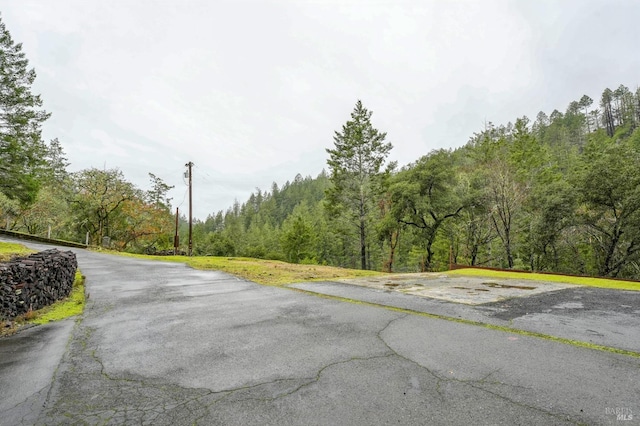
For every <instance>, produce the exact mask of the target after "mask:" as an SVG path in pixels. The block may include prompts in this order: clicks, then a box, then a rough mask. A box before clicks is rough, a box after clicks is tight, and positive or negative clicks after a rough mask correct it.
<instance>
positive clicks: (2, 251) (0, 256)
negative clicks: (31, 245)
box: [0, 242, 36, 262]
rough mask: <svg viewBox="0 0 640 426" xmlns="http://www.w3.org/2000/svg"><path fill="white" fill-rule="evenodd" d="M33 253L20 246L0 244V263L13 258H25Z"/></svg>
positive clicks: (33, 251)
mask: <svg viewBox="0 0 640 426" xmlns="http://www.w3.org/2000/svg"><path fill="white" fill-rule="evenodd" d="M35 252H36V251H35V250H31V249H28V248H26V247H25V246H23V245H22V244H15V243H3V242H0V262H8V261H9V260H11V258H13V257H16V256H27V255H29V254H31V253H35Z"/></svg>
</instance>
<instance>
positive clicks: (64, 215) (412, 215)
mask: <svg viewBox="0 0 640 426" xmlns="http://www.w3.org/2000/svg"><path fill="white" fill-rule="evenodd" d="M0 79H1V84H2V87H1V89H0V217H2V218H3V221H4V222H5V223H3V225H4V226H3V227H7V228H9V229H14V230H22V231H26V232H29V233H32V234H40V235H43V234H50V235H51V236H52V237H55V238H62V239H69V240H72V241H80V242H83V241H84V240H85V238H86V235H87V234H88V235H89V238H90V240H91V242H92V243H94V244H100V243H101V242H102V240H103V238H104V237H109V239H110V240H111V242H112V244H113V245H114V246H115V247H116V248H118V249H122V250H129V251H135V252H150V251H155V250H163V249H170V248H172V246H173V244H172V243H173V238H172V235H173V229H174V225H173V224H174V218H173V216H172V211H171V205H170V200H169V199H168V198H167V193H168V191H169V190H170V189H171V186H170V185H168V184H166V183H165V182H164V181H163V180H162V179H161V178H159V177H157V176H155V175H153V174H151V173H150V174H149V178H150V187H151V189H150V190H141V189H139V188H137V187H135V186H134V185H133V184H131V183H130V182H128V181H127V180H126V179H125V177H124V176H123V174H122V172H121V171H120V170H118V169H110V170H99V169H95V168H90V169H85V170H82V171H80V172H76V173H69V172H67V168H68V162H67V160H66V158H65V155H64V151H63V149H62V145H61V143H60V142H59V141H58V140H57V139H54V140H52V141H49V142H48V143H46V142H44V141H43V140H42V136H41V126H42V124H43V123H44V122H45V121H46V120H47V118H48V117H49V114H48V113H47V112H46V111H44V110H43V108H42V101H41V99H40V97H39V96H37V95H34V94H32V92H31V85H32V83H33V81H34V79H35V72H34V70H32V69H29V66H28V61H27V60H26V58H25V55H24V53H23V52H22V50H21V45H20V44H17V43H15V42H14V41H13V40H12V39H11V36H10V34H9V32H8V31H7V30H6V28H5V26H4V23H2V22H1V21H0ZM639 123H640V90H638V89H636V90H635V91H631V90H630V89H629V88H627V87H626V86H624V85H620V86H619V87H618V88H617V89H615V90H610V89H608V88H607V89H605V90H604V91H603V92H602V95H601V96H600V100H599V102H594V101H593V99H592V98H590V97H589V96H587V95H584V96H582V97H581V98H580V99H579V100H577V101H574V102H571V103H570V104H569V105H568V107H567V108H566V110H565V111H564V112H561V111H559V110H554V111H553V112H551V113H550V114H546V113H544V112H540V113H538V115H537V116H536V118H535V120H534V121H531V120H530V119H529V118H527V117H519V118H516V119H515V120H514V121H513V122H512V123H507V124H506V125H494V124H493V123H486V125H485V126H484V128H483V129H481V130H480V131H479V132H477V133H475V134H474V135H472V136H471V137H470V139H469V141H468V142H467V143H466V144H465V145H463V146H461V147H459V148H456V149H440V150H434V151H432V152H430V153H428V154H426V155H424V156H422V157H420V158H418V159H417V160H416V161H414V162H412V163H410V164H407V165H404V166H402V167H399V166H398V165H397V164H395V163H393V162H389V161H388V157H389V154H390V153H391V151H392V149H393V146H392V144H391V143H389V142H388V141H387V140H386V139H387V134H386V133H385V132H383V131H380V130H378V129H376V128H375V127H374V125H373V123H372V111H369V110H368V109H367V108H366V107H365V106H364V105H363V104H362V102H361V101H357V102H356V105H355V107H354V109H353V111H352V113H351V115H350V117H349V118H348V119H347V121H346V122H345V124H344V125H343V126H342V127H341V128H340V129H339V130H337V131H336V132H335V133H334V135H333V146H331V147H330V148H328V149H327V170H325V171H323V172H322V173H320V174H319V175H318V176H316V177H311V176H306V177H303V176H302V175H300V174H299V175H297V176H296V177H295V179H294V180H293V181H290V182H286V183H285V184H284V185H281V186H279V185H278V184H276V183H273V184H272V185H271V187H270V188H269V190H267V191H263V190H261V189H256V191H255V192H253V193H252V194H251V195H250V196H249V198H248V199H247V200H246V201H245V202H243V203H240V202H238V201H236V202H235V203H234V204H233V205H232V206H231V207H229V208H228V209H226V210H223V211H218V212H215V213H212V214H210V215H209V216H208V217H207V218H206V219H205V220H196V222H195V224H194V226H193V242H194V254H196V255H214V256H246V257H258V258H269V259H279V260H285V261H289V262H294V263H318V264H329V265H336V266H343V267H349V268H362V269H377V270H384V271H399V272H411V271H437V270H442V269H445V268H446V267H447V265H448V264H449V262H450V261H453V262H455V263H458V264H466V265H481V266H492V267H502V268H514V269H525V270H532V271H554V272H563V273H576V274H586V275H599V276H609V277H625V278H636V279H637V278H640V262H639V261H640V170H639V168H638V164H640V130H639V129H638V127H639V126H638V124H639ZM179 222H180V234H181V241H186V240H187V238H186V232H187V231H186V228H187V226H186V221H185V218H184V217H182V218H180V220H179Z"/></svg>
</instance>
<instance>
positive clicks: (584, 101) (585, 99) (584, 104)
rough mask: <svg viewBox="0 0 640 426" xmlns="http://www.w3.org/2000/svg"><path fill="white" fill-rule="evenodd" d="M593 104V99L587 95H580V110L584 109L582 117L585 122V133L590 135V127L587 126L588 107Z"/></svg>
mask: <svg viewBox="0 0 640 426" xmlns="http://www.w3.org/2000/svg"><path fill="white" fill-rule="evenodd" d="M592 104H593V99H591V98H590V97H589V96H587V95H582V97H581V98H580V102H579V105H580V108H583V109H584V116H585V120H586V122H587V132H589V133H591V126H590V125H589V107H590V106H591V105H592Z"/></svg>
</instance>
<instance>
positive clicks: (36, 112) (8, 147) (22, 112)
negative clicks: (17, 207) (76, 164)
mask: <svg viewBox="0 0 640 426" xmlns="http://www.w3.org/2000/svg"><path fill="white" fill-rule="evenodd" d="M28 66H29V61H28V60H27V59H26V57H25V54H24V52H22V44H20V43H18V44H16V43H15V42H14V41H13V39H12V38H11V34H9V31H8V30H7V28H6V26H5V24H4V22H2V21H1V20H0V192H2V193H3V194H4V195H5V196H6V197H8V198H9V199H15V200H18V201H19V202H20V203H21V204H23V205H27V204H30V203H32V202H33V201H34V200H35V198H36V195H37V193H38V189H39V186H40V179H39V172H40V169H41V168H42V166H43V165H44V164H45V158H46V156H47V154H48V152H47V147H46V145H45V144H44V143H43V141H42V139H41V125H42V123H43V122H44V121H45V120H46V119H47V118H49V114H48V113H47V112H45V111H44V110H43V109H42V100H41V99H40V96H39V95H34V94H32V93H31V85H32V84H33V82H34V80H35V78H36V73H35V71H34V70H33V69H29V68H28Z"/></svg>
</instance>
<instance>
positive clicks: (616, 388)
mask: <svg viewBox="0 0 640 426" xmlns="http://www.w3.org/2000/svg"><path fill="white" fill-rule="evenodd" d="M74 251H75V252H76V253H77V254H78V260H79V264H80V268H81V269H82V272H83V273H84V274H85V275H86V276H87V291H88V292H89V294H90V298H89V303H88V305H87V309H86V310H85V313H84V315H83V316H81V317H80V318H79V319H77V320H76V321H75V322H74V321H67V322H63V323H56V324H49V325H46V326H41V327H36V328H32V329H29V330H25V331H23V332H22V333H19V334H18V335H17V336H14V337H11V338H6V339H1V340H0V356H2V359H1V360H0V385H1V388H0V424H3V425H19V424H29V425H31V424H43V425H55V424H92V425H93V424H131V425H140V424H149V425H193V424H199V425H218V424H219V425H392V424H393V425H439V424H443V425H449V424H452V425H482V424H486V425H496V424H504V425H518V424H523V425H531V424H533V425H536V424H539V425H561V424H590V425H592V424H595V425H597V424H618V425H619V424H638V423H640V402H639V401H640V380H639V379H640V359H639V358H636V357H632V356H627V355H620V354H614V353H610V352H603V351H597V350H592V349H587V348H581V347H576V346H572V345H568V344H564V343H559V342H554V341H551V340H547V339H540V338H535V337H527V336H522V335H519V334H514V333H509V332H504V331H497V330H491V329H487V328H483V327H478V326H473V325H467V324H461V323H456V322H453V321H447V320H441V319H434V318H427V317H424V316H420V315H414V314H411V313H408V312H405V311H402V312H399V311H394V310H390V309H385V308H384V307H378V306H371V305H366V304H358V303H350V302H345V301H340V300H333V299H326V298H322V297H318V296H315V295H312V294H308V293H302V292H299V291H296V290H295V289H285V288H274V287H265V286H260V285H258V284H255V283H251V282H247V281H243V280H239V279H237V278H235V277H233V276H230V275H227V274H224V273H221V272H214V271H211V272H204V271H196V270H193V269H190V268H188V267H186V266H184V265H179V264H171V263H160V262H151V261H143V260H138V259H130V258H124V257H116V256H110V255H105V254H98V253H92V252H86V251H82V250H74ZM375 296H376V297H377V298H380V299H381V300H382V301H384V297H385V296H386V297H388V298H389V300H391V299H392V298H393V297H394V295H392V294H386V293H380V294H376V295H375ZM406 297H409V296H406ZM482 315H484V314H481V315H480V316H481V317H482ZM621 416H622V417H621ZM623 418H624V419H626V420H623Z"/></svg>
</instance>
